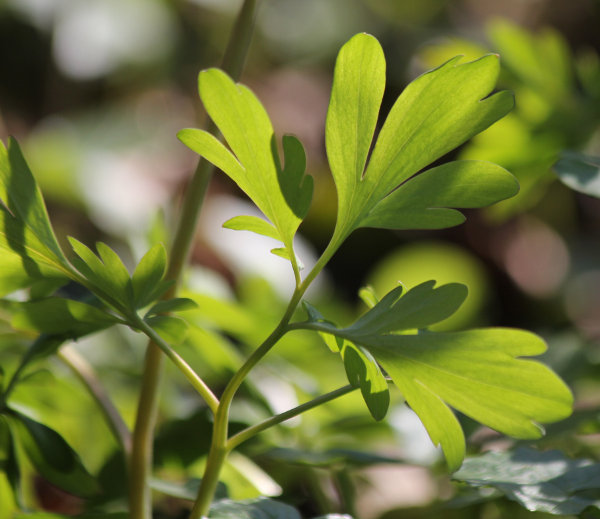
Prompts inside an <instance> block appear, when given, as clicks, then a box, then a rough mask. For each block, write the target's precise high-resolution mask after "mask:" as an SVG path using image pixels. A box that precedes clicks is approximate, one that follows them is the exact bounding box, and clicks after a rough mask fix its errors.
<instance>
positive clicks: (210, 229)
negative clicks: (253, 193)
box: [200, 195, 319, 299]
mask: <svg viewBox="0 0 600 519" xmlns="http://www.w3.org/2000/svg"><path fill="white" fill-rule="evenodd" d="M240 215H250V216H260V217H263V216H262V213H261V212H260V211H259V210H258V209H257V208H256V207H255V206H254V205H252V204H250V203H249V202H245V201H244V200H240V199H239V198H235V197H233V196H225V195H218V196H213V197H209V198H208V199H207V201H206V203H205V206H204V208H203V215H202V218H201V220H200V227H201V232H202V234H203V236H205V238H206V241H207V242H208V243H209V245H210V246H211V248H213V249H214V250H215V251H216V252H217V253H218V254H219V255H220V256H221V258H222V259H223V261H224V262H225V263H226V264H227V266H228V267H229V268H230V269H231V270H232V271H233V272H235V273H237V274H241V275H251V276H260V277H262V278H264V279H266V280H267V281H269V282H270V284H271V285H272V286H273V287H274V289H275V290H276V291H277V293H278V294H279V295H280V296H281V297H282V298H283V299H287V298H289V297H290V295H291V294H292V292H293V291H294V288H295V281H294V274H293V271H292V267H291V265H290V262H289V261H287V260H285V259H282V258H280V257H278V256H275V255H273V254H271V253H270V252H269V251H270V250H271V249H273V248H277V247H281V243H280V242H278V241H276V240H274V239H272V238H267V237H266V236H261V235H258V234H255V233H253V232H249V231H234V230H231V229H225V228H223V223H225V222H226V221H227V220H229V219H230V218H233V217H234V216H240ZM263 218H264V217H263ZM294 249H295V251H296V256H298V257H299V258H300V260H301V261H302V264H303V265H304V271H303V272H309V271H310V269H312V267H313V266H314V264H315V263H316V256H315V253H314V251H313V250H312V248H311V247H310V246H309V244H308V243H307V242H306V241H305V240H303V239H302V237H301V236H296V238H295V240H294ZM318 286H319V280H318V279H317V280H316V282H315V283H313V284H312V285H311V288H310V289H309V290H311V291H312V293H313V294H314V290H317V287H318Z"/></svg>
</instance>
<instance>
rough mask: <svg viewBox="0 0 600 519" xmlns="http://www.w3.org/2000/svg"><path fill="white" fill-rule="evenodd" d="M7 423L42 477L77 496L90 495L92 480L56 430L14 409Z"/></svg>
mask: <svg viewBox="0 0 600 519" xmlns="http://www.w3.org/2000/svg"><path fill="white" fill-rule="evenodd" d="M9 423H10V427H11V430H12V432H13V435H14V436H15V437H16V438H18V441H19V444H20V445H21V447H22V448H23V450H24V452H25V453H26V454H27V456H28V458H29V460H30V461H31V463H32V464H33V466H34V467H35V468H36V470H38V472H39V473H40V474H41V475H42V476H43V477H44V478H46V479H47V480H48V481H50V482H51V483H52V484H54V485H56V486H57V487H59V488H62V489H63V490H66V491H67V492H70V493H72V494H75V495H77V496H81V497H91V496H92V495H94V494H96V493H97V492H98V490H99V488H98V485H97V483H96V480H95V479H94V478H93V477H92V476H91V475H90V473H89V472H88V471H87V470H86V469H85V467H84V466H83V464H82V463H81V460H80V459H79V456H78V455H77V453H76V452H75V451H74V450H73V449H72V448H71V447H70V446H69V444H68V443H67V442H66V441H65V440H64V439H63V438H62V436H60V435H59V434H58V433H57V432H56V431H54V430H53V429H50V428H49V427H47V426H45V425H43V424H41V423H39V422H36V421H35V420H32V419H31V418H28V417H26V416H25V415H22V414H20V413H18V412H16V411H14V410H13V411H11V414H10V415H9Z"/></svg>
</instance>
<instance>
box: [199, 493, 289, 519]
mask: <svg viewBox="0 0 600 519" xmlns="http://www.w3.org/2000/svg"><path fill="white" fill-rule="evenodd" d="M208 517H210V518H211V519H301V517H300V514H299V513H298V511H297V510H296V509H295V508H292V507H291V506H290V505H286V504H284V503H280V502H278V501H274V500H272V499H268V498H266V497H258V498H256V499H246V500H244V501H231V500H229V499H223V500H221V501H217V502H215V503H213V505H212V506H211V508H210V513H209V514H208Z"/></svg>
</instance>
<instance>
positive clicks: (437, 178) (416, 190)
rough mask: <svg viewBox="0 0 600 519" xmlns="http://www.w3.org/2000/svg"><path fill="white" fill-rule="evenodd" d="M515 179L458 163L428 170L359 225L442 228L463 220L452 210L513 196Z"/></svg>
mask: <svg viewBox="0 0 600 519" xmlns="http://www.w3.org/2000/svg"><path fill="white" fill-rule="evenodd" d="M518 191H519V184H518V183H517V180H516V179H515V178H514V177H513V176H512V175H511V174H510V173H509V172H508V171H506V170H505V169H504V168H501V167H500V166H497V165H496V164H492V163H490V162H484V161H480V160H460V161H455V162H448V163H447V164H443V165H442V166H438V167H435V168H431V169H428V170H427V171H425V172H423V173H421V174H419V175H417V176H415V177H413V178H412V179H410V180H409V181H408V182H405V183H404V184H402V185H401V186H400V187H399V188H398V189H396V190H395V191H393V192H392V193H390V194H389V195H388V196H386V197H385V198H384V199H383V200H381V202H379V204H377V205H376V206H375V208H374V209H373V210H372V211H371V212H370V213H369V214H368V215H367V216H366V218H365V219H364V220H363V222H362V224H361V226H364V227H382V228H388V229H443V228H444V227H449V226H452V225H458V224H461V223H462V222H464V221H465V217H464V215H463V214H462V213H461V212H460V211H457V210H456V209H451V208H452V207H462V208H477V207H486V206H488V205H491V204H493V203H494V202H498V201H499V200H504V199H505V198H510V197H511V196H514V195H516V194H517V192H518Z"/></svg>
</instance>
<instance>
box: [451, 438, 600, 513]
mask: <svg viewBox="0 0 600 519" xmlns="http://www.w3.org/2000/svg"><path fill="white" fill-rule="evenodd" d="M453 477H454V478H455V479H457V480H459V481H464V482H466V483H468V484H469V485H473V486H477V487H480V486H486V487H493V488H495V489H497V490H499V491H500V492H502V493H503V494H504V495H505V496H506V497H508V498H509V499H512V500H513V501H517V502H518V503H520V504H521V505H522V506H524V507H525V508H527V509H528V510H531V511H536V512H545V513H550V514H554V515H567V514H579V513H581V512H582V511H583V510H584V509H585V508H587V507H588V506H595V507H600V493H599V492H598V488H600V464H598V463H595V462H593V461H591V460H586V459H569V458H567V457H566V456H565V455H564V454H563V453H561V452H559V451H546V452H539V451H535V450H533V449H526V448H519V449H516V450H515V451H512V452H488V453H486V454H484V455H482V456H478V457H476V458H467V459H466V460H465V462H464V464H463V466H462V468H461V469H460V470H459V471H458V472H456V473H455V474H454V475H453ZM589 491H594V492H592V493H589Z"/></svg>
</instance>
